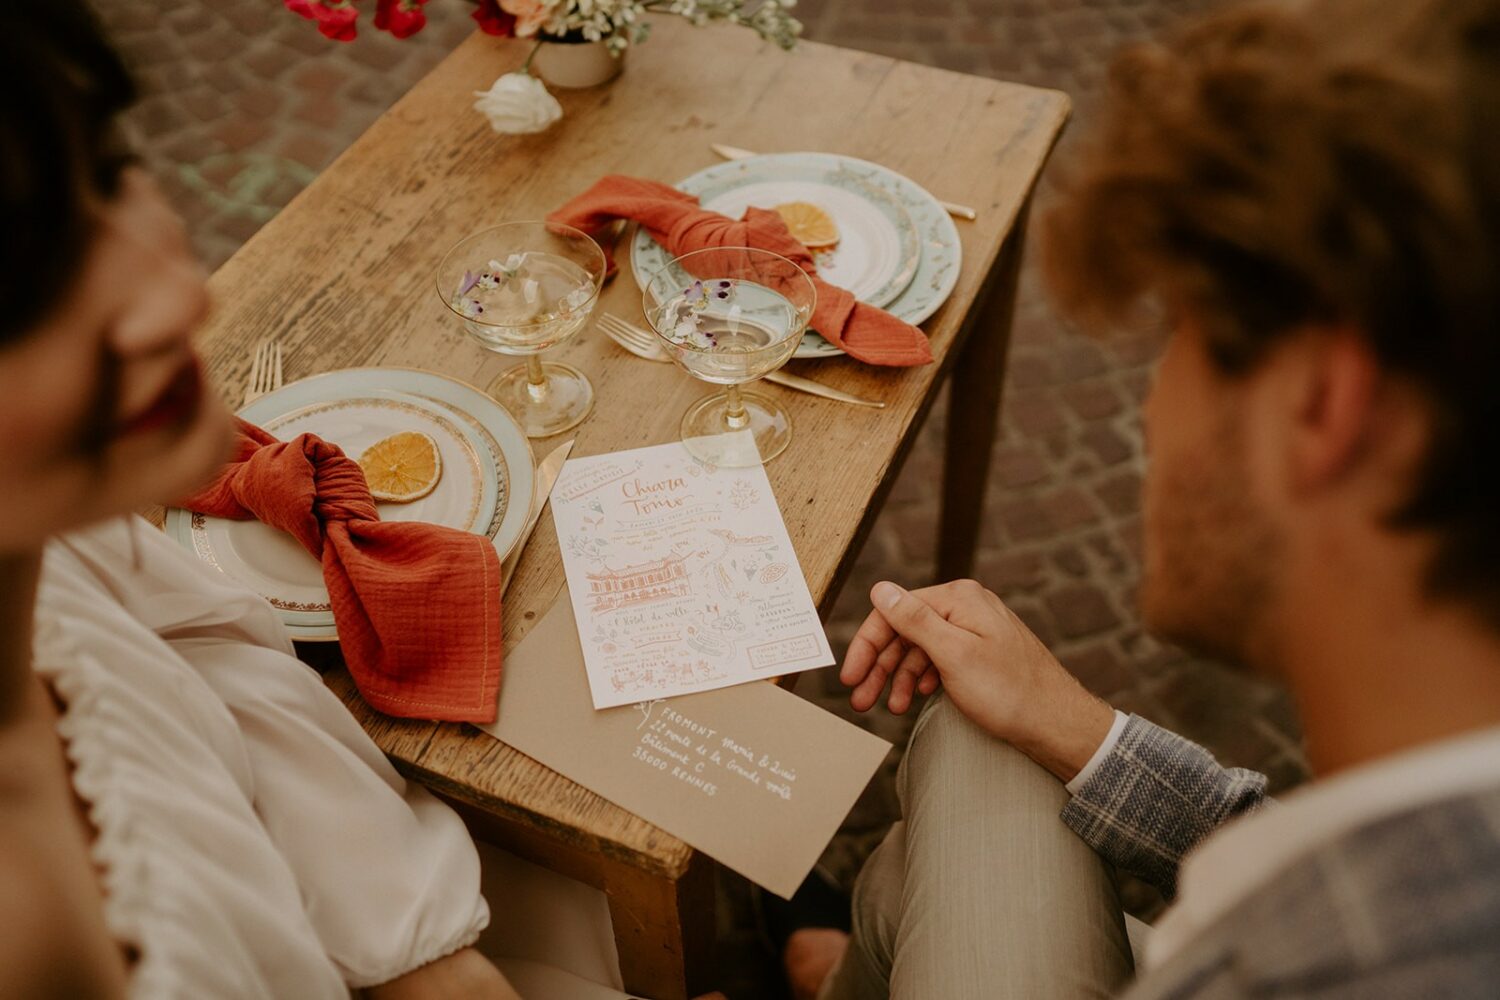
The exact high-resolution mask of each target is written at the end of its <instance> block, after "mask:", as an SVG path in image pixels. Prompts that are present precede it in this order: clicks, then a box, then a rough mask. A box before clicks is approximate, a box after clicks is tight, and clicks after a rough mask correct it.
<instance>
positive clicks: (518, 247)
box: [436, 222, 605, 438]
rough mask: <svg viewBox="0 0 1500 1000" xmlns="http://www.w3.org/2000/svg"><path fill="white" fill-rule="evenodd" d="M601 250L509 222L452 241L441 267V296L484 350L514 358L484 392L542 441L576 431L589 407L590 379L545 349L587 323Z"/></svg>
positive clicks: (600, 280) (565, 229) (551, 226)
mask: <svg viewBox="0 0 1500 1000" xmlns="http://www.w3.org/2000/svg"><path fill="white" fill-rule="evenodd" d="M604 274H605V260H604V251H602V250H600V249H599V245H598V244H597V243H595V242H594V241H593V240H591V239H589V237H588V236H586V235H584V234H583V233H581V232H579V231H578V230H577V229H574V228H573V227H572V226H564V225H561V224H559V223H555V222H507V223H505V224H504V225H499V226H495V227H494V228H492V229H485V230H483V231H481V232H478V233H475V234H474V235H473V236H469V237H467V238H465V239H462V240H460V241H459V242H458V243H456V244H454V246H453V249H451V250H449V251H448V252H447V253H446V254H445V255H444V256H443V260H442V263H440V264H439V265H438V269H437V275H436V281H437V292H438V297H439V298H441V299H442V300H443V304H444V305H446V306H447V307H448V308H449V309H451V310H453V312H455V313H456V314H458V316H459V318H460V319H462V320H463V323H464V329H465V330H467V331H468V333H469V335H470V336H472V337H473V338H474V339H475V340H477V341H479V343H480V345H481V346H482V347H484V348H485V349H486V350H489V351H495V352H497V353H499V354H512V355H520V356H522V357H524V358H525V359H526V364H524V365H517V366H516V367H514V368H508V369H506V370H505V371H503V372H501V373H500V376H499V377H498V378H496V379H495V381H493V382H491V383H490V386H489V393H490V395H491V396H493V397H495V399H496V400H498V401H499V402H500V405H502V406H504V407H505V408H506V409H507V410H509V411H510V412H511V414H512V415H513V416H514V417H515V418H516V419H517V420H519V421H520V423H521V426H522V427H524V428H525V429H526V435H527V436H528V437H534V438H541V437H549V436H551V435H553V434H560V433H562V432H563V431H565V430H567V429H568V428H570V427H576V426H577V425H578V424H580V423H582V422H583V420H584V418H585V417H587V416H588V415H589V412H590V411H591V410H592V409H593V408H594V387H593V386H592V385H591V384H590V383H589V380H588V378H587V377H586V376H585V375H584V374H583V372H581V371H579V370H578V369H577V368H574V367H573V366H572V365H565V364H562V363H560V362H555V361H549V362H546V363H543V362H542V358H541V355H542V352H543V351H545V350H547V349H548V348H550V347H552V346H554V345H556V344H560V343H562V342H563V341H564V340H567V339H568V338H569V337H572V336H573V335H574V334H576V333H578V331H580V330H582V329H583V328H584V326H586V325H587V324H588V320H589V316H590V314H592V313H593V311H594V306H595V304H597V303H598V301H599V290H600V289H601V288H602V287H603V286H604Z"/></svg>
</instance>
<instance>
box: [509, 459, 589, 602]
mask: <svg viewBox="0 0 1500 1000" xmlns="http://www.w3.org/2000/svg"><path fill="white" fill-rule="evenodd" d="M576 440H578V439H577V438H574V439H573V440H571V441H564V442H563V443H562V444H560V445H558V446H557V447H556V448H553V449H552V451H551V452H549V453H548V454H547V457H546V458H544V459H542V460H541V462H540V463H539V464H538V465H537V467H536V482H535V483H533V484H532V487H531V513H530V514H529V515H527V518H526V527H524V528H522V529H521V537H520V538H518V539H517V540H516V544H515V545H514V546H513V547H512V548H511V550H510V555H508V556H506V557H505V561H504V562H502V563H501V564H500V580H501V583H500V594H501V596H502V597H503V596H504V595H505V591H506V589H507V588H509V587H510V581H511V580H512V579H514V578H515V575H516V563H518V562H520V561H521V551H522V550H523V549H525V548H526V543H527V542H528V541H530V540H531V533H532V531H534V530H536V525H537V522H538V521H540V520H541V519H542V508H544V507H546V506H547V498H548V497H550V496H551V495H552V487H553V486H554V485H556V483H557V477H558V476H559V475H561V474H562V467H563V463H564V462H566V461H567V460H568V452H570V451H572V450H573V441H576Z"/></svg>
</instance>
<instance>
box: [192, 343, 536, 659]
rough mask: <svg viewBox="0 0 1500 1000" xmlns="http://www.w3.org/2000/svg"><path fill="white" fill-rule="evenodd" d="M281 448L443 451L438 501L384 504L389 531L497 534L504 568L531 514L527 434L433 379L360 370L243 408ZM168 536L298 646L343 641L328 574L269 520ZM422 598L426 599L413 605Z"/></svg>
mask: <svg viewBox="0 0 1500 1000" xmlns="http://www.w3.org/2000/svg"><path fill="white" fill-rule="evenodd" d="M240 416H242V417H244V418H245V419H246V420H248V421H250V422H251V423H255V424H259V425H260V426H261V427H263V428H265V429H266V430H268V431H270V432H271V433H272V434H274V435H276V436H277V437H278V438H281V439H282V440H289V439H291V438H293V437H296V436H297V435H298V434H302V433H304V432H311V433H313V434H316V435H318V436H319V437H321V438H323V439H324V440H326V441H331V442H333V443H334V444H336V445H338V446H339V447H341V448H342V449H343V450H344V452H345V453H346V454H349V455H351V456H354V457H358V456H359V455H360V454H361V453H362V452H363V451H364V450H365V449H366V448H368V447H369V446H370V445H372V444H374V443H375V442H376V441H379V440H381V439H382V438H385V437H389V436H390V435H392V434H397V433H399V432H401V431H420V432H422V433H424V434H426V435H428V436H429V437H431V438H432V440H433V441H435V442H437V446H438V451H439V453H440V455H441V457H442V476H441V478H440V479H439V480H438V483H437V486H436V487H434V488H433V490H432V492H431V493H429V494H427V495H426V496H425V497H422V498H421V499H419V500H415V501H413V502H411V503H404V504H387V503H382V504H380V505H379V507H380V517H381V519H382V520H385V521H428V522H431V523H434V524H444V525H448V526H449V527H453V528H460V529H462V530H464V531H472V532H474V533H475V534H480V535H486V536H488V537H489V538H490V539H491V540H492V541H493V542H494V545H495V548H496V550H497V551H498V552H499V553H500V556H501V558H504V557H505V555H506V554H507V553H508V552H509V551H510V549H511V547H512V546H513V545H515V543H516V542H517V540H518V539H519V538H520V536H521V531H522V528H523V527H524V526H525V523H526V517H527V515H528V514H529V513H530V506H531V493H532V473H533V461H532V454H531V446H530V444H529V443H528V442H527V440H526V435H525V433H523V432H522V430H521V428H520V426H519V425H518V424H517V423H516V422H515V420H514V418H512V417H511V415H510V414H509V413H507V412H506V411H505V410H504V409H503V408H502V407H501V406H500V405H499V404H498V403H496V402H495V401H494V400H493V399H491V398H490V397H489V396H487V395H485V394H484V393H482V392H480V391H479V390H478V389H475V388H474V387H472V386H469V385H466V384H465V383H463V382H459V381H456V380H454V379H450V378H448V377H447V376H444V375H438V374H436V373H434V372H424V371H416V370H413V369H405V368H350V369H346V370H344V371H338V372H330V373H329V374H327V375H315V376H313V377H312V378H307V379H303V380H302V381H300V382H294V383H292V384H291V385H287V386H283V387H282V388H280V389H278V390H276V391H275V392H271V393H267V394H266V395H264V396H261V397H260V398H259V399H257V400H255V401H254V402H252V403H250V404H248V405H246V406H245V407H244V408H243V409H241V410H240ZM166 529H167V534H168V535H169V536H171V537H172V538H175V539H176V540H177V541H178V543H180V544H181V545H183V546H184V547H186V548H187V549H189V550H190V551H192V552H193V553H195V554H196V555H197V556H198V558H200V559H202V560H204V561H205V562H207V563H209V564H211V565H213V566H216V567H218V568H219V569H220V570H222V571H223V572H224V573H225V574H227V575H229V576H231V577H233V578H234V579H236V580H239V581H240V582H241V583H244V584H245V585H246V586H248V587H250V588H251V589H253V590H255V591H256V592H257V593H259V594H261V595H262V596H263V597H265V598H266V600H268V601H270V602H271V605H272V607H274V608H275V609H276V610H277V612H278V613H280V615H281V618H282V620H283V621H284V622H285V623H286V626H287V630H288V631H289V632H290V633H291V635H292V638H293V639H296V640H298V641H299V642H301V641H326V640H331V639H335V638H337V634H336V632H335V629H334V624H333V611H332V609H331V608H330V606H329V603H328V591H327V589H326V588H325V587H324V586H323V573H322V568H321V567H320V566H319V564H318V562H317V560H316V559H314V558H313V557H312V556H311V555H309V554H308V553H307V552H306V551H305V550H304V549H303V548H302V547H301V546H300V545H298V544H297V543H296V541H294V540H293V539H292V537H291V536H290V535H288V534H286V533H285V532H282V531H279V530H277V529H275V528H271V527H267V526H266V525H264V524H261V523H260V522H259V521H227V520H224V519H222V518H217V517H206V516H204V515H202V514H195V513H191V512H189V511H185V510H176V509H174V510H170V511H168V512H167V521H166ZM413 598H414V599H416V600H420V595H413Z"/></svg>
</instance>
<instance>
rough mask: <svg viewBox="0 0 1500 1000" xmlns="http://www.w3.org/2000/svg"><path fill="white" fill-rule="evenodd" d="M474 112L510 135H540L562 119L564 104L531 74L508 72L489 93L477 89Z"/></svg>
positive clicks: (498, 130) (496, 129) (498, 129)
mask: <svg viewBox="0 0 1500 1000" xmlns="http://www.w3.org/2000/svg"><path fill="white" fill-rule="evenodd" d="M474 94H475V96H477V97H478V98H479V100H477V101H475V102H474V110H476V111H478V112H480V113H481V114H483V115H484V116H485V117H486V118H488V119H489V120H490V128H492V129H494V130H495V131H496V132H505V133H508V134H511V135H525V134H528V133H531V132H541V131H543V130H545V129H546V128H548V127H550V126H551V125H552V124H553V123H554V122H556V121H557V120H558V119H559V118H561V117H562V114H563V110H562V105H561V104H558V103H557V98H555V97H553V96H552V95H551V94H549V93H548V92H547V88H546V87H544V86H543V85H542V81H540V80H538V79H537V78H536V77H534V76H532V75H531V74H530V73H525V72H517V73H507V74H505V75H504V76H502V77H501V78H500V79H498V80H496V81H495V85H494V86H492V87H491V88H490V89H489V90H476V91H474Z"/></svg>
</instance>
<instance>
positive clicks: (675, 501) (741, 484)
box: [552, 432, 833, 708]
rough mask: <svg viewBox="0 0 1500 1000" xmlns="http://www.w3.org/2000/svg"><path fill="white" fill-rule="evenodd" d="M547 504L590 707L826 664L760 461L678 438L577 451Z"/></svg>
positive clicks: (824, 645) (748, 440) (827, 654)
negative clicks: (739, 463) (721, 457)
mask: <svg viewBox="0 0 1500 1000" xmlns="http://www.w3.org/2000/svg"><path fill="white" fill-rule="evenodd" d="M739 436H740V437H742V438H743V439H744V441H745V444H746V445H747V446H748V447H749V448H751V449H753V448H754V439H753V438H752V437H751V436H750V434H749V433H748V432H740V434H739ZM552 516H553V519H554V521H555V522H556V524H557V538H558V544H559V545H560V546H561V548H562V557H563V567H564V569H566V571H567V575H568V589H569V592H570V593H571V594H572V598H573V612H574V614H575V615H576V616H577V619H578V625H579V629H578V636H579V639H580V640H581V641H582V644H583V658H584V662H585V663H587V664H588V677H589V684H590V687H591V688H592V691H593V696H594V706H595V707H596V708H608V707H610V706H612V705H628V704H631V703H633V702H637V701H641V700H643V699H649V698H667V697H671V696H673V695H679V694H687V693H689V692H692V691H707V690H709V689H710V688H718V687H727V686H729V685H731V684H743V683H744V682H746V681H753V680H763V679H765V678H767V677H775V676H778V675H780V674H788V673H793V672H796V671H799V670H810V669H813V668H814V667H826V666H828V665H829V664H831V663H833V652H832V650H830V649H829V647H828V639H827V637H826V636H825V635H824V634H823V625H822V623H821V622H820V621H819V619H818V610H817V608H816V606H814V604H813V601H812V596H811V595H810V594H809V593H808V592H807V582H806V581H805V580H804V579H803V577H802V569H801V567H800V566H798V564H797V553H796V552H795V551H793V549H792V542H791V539H790V538H789V537H787V531H786V523H785V522H784V521H783V520H782V518H781V510H780V508H778V507H777V506H776V497H775V496H774V495H772V493H771V483H770V481H769V480H768V479H767V478H766V471H765V469H764V467H762V466H758V465H757V466H755V467H753V468H748V469H725V468H718V467H715V466H710V465H706V464H704V463H702V462H700V461H698V460H697V459H695V458H693V457H692V455H690V454H689V453H688V451H687V449H686V448H684V447H683V446H682V445H681V444H677V443H674V444H665V445H657V446H654V447H650V448H637V449H634V450H632V451H621V452H614V453H612V454H605V455H591V456H589V457H587V458H575V459H573V460H571V461H569V462H568V463H567V464H566V465H565V466H563V470H562V474H561V475H560V476H559V477H558V480H557V485H556V487H554V488H553V490H552Z"/></svg>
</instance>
